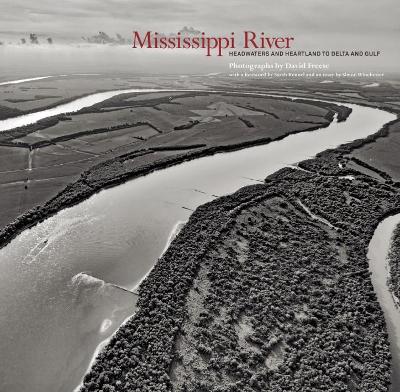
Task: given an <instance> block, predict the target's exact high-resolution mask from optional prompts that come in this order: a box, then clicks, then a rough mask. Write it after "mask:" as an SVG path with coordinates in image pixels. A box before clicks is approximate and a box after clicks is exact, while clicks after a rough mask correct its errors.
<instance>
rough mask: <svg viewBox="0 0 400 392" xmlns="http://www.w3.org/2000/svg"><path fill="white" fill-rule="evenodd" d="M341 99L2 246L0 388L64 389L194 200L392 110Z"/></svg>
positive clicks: (332, 141) (130, 308)
mask: <svg viewBox="0 0 400 392" xmlns="http://www.w3.org/2000/svg"><path fill="white" fill-rule="evenodd" d="M135 91H136V90H135ZM141 91H143V90H141ZM145 91H149V90H145ZM151 91H154V90H151ZM156 91H165V90H156ZM122 92H124V93H125V92H127V91H126V90H125V91H122ZM101 94H103V95H102V96H101V98H104V97H107V96H111V95H116V93H115V92H109V93H101ZM108 94H109V95H108ZM259 95H262V94H259ZM265 95H266V96H267V94H265ZM92 97H93V96H92ZM87 98H88V97H87ZM97 98H99V96H97ZM104 99H106V98H104ZM78 101H79V100H77V101H74V102H75V104H76V103H77V102H78ZM79 102H80V103H82V101H79ZM72 104H73V102H71V103H70V104H69V105H72ZM346 106H349V107H351V108H352V109H353V112H352V114H351V115H350V117H349V118H348V120H347V121H345V122H342V123H337V122H333V123H332V124H331V125H330V126H329V127H327V128H323V129H320V130H316V131H312V132H303V133H298V134H295V135H291V136H288V137H286V138H285V139H283V140H280V141H277V142H273V143H270V144H267V145H263V146H257V147H251V148H247V149H244V150H240V151H235V152H231V153H224V154H217V155H214V156H210V157H204V158H200V159H197V160H194V161H190V162H185V163H182V164H180V165H177V166H174V167H170V168H167V169H164V170H160V171H156V172H153V173H151V174H149V175H146V176H143V177H140V178H137V179H134V180H132V181H129V182H127V183H125V184H122V185H118V186H116V187H114V188H111V189H107V190H104V191H102V192H100V193H98V194H96V195H94V196H92V197H91V198H89V199H88V200H86V201H83V202H82V203H80V204H78V205H76V206H74V207H72V208H68V209H65V210H63V211H61V212H60V213H58V214H57V215H55V216H53V217H51V218H49V219H46V220H45V221H44V222H42V223H40V224H39V225H37V226H35V227H34V228H31V229H29V230H26V231H24V232H23V233H21V234H20V235H18V237H16V238H15V239H14V240H13V241H12V242H11V243H10V244H9V245H8V246H6V247H5V248H3V249H2V250H1V251H0V298H1V302H0V352H1V353H3V355H2V358H1V361H0V390H1V391H3V390H4V391H8V390H10V391H11V390H12V391H13V392H28V391H29V392H39V391H40V392H44V391H49V392H50V391H51V392H58V391H59V392H64V391H65V392H71V391H72V390H73V389H74V388H75V387H76V386H77V385H78V384H79V383H80V381H81V378H82V376H83V373H84V372H85V371H86V369H87V367H88V365H89V363H90V362H91V360H92V356H93V353H94V352H95V351H96V348H97V347H98V346H99V344H100V343H101V342H102V341H104V340H105V339H107V338H108V337H109V336H110V335H111V334H112V333H113V332H114V331H115V330H116V328H118V326H119V325H120V324H121V323H122V322H123V321H124V320H125V319H126V317H128V316H129V315H131V314H133V313H134V311H135V309H134V302H135V298H136V297H135V295H134V294H133V293H130V292H128V291H124V290H122V289H120V288H118V287H124V288H126V289H129V290H134V289H135V287H136V286H137V284H138V283H139V282H140V281H141V279H142V278H143V277H144V276H146V274H147V273H148V271H149V270H150V269H151V268H152V266H153V265H154V263H155V262H156V260H157V258H158V257H159V255H160V254H161V253H162V252H163V250H164V248H165V246H166V244H167V243H168V241H169V239H170V237H171V232H173V231H175V230H176V227H177V226H176V225H177V223H178V222H182V221H186V220H187V219H188V218H189V216H190V214H191V211H192V210H194V209H195V208H196V207H198V206H199V205H201V204H203V203H205V202H208V201H210V200H212V199H213V198H215V197H216V196H220V195H224V194H229V193H232V192H234V191H236V190H237V189H239V188H240V187H242V186H244V185H249V184H254V183H256V182H257V181H262V180H263V179H264V178H265V177H266V176H267V175H268V174H271V173H273V172H275V171H277V170H278V169H281V168H283V167H285V166H287V165H290V164H293V163H295V162H298V161H301V160H304V159H307V158H310V157H312V156H314V155H315V154H317V153H318V152H320V151H323V150H325V149H327V148H332V147H335V146H338V145H340V144H342V143H345V142H349V141H352V140H354V139H359V138H364V137H366V136H368V135H370V134H373V133H375V132H376V131H377V130H379V129H380V128H381V127H382V125H383V124H385V123H386V122H389V121H391V120H393V119H394V118H395V116H394V115H392V114H390V113H388V112H385V111H382V110H378V109H372V108H368V107H362V106H358V105H348V104H346ZM75 107H76V106H75ZM21 117H24V116H21ZM5 121H8V120H5ZM9 121H11V122H12V121H14V123H10V124H11V126H13V125H12V124H14V126H15V124H20V123H21V121H22V120H21V119H20V118H16V119H10V120H9ZM344 181H345V179H344ZM174 228H175V229H174ZM106 282H107V283H106ZM110 283H112V285H111V284H110ZM4 353H6V355H4Z"/></svg>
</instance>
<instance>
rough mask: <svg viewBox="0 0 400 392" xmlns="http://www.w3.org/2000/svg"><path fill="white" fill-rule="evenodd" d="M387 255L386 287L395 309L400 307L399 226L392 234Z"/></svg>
mask: <svg viewBox="0 0 400 392" xmlns="http://www.w3.org/2000/svg"><path fill="white" fill-rule="evenodd" d="M391 241H392V242H391V246H390V251H389V255H388V263H389V271H388V286H389V288H390V290H391V292H392V295H393V299H394V301H395V303H396V306H397V307H400V300H399V299H400V225H398V226H397V227H396V229H395V230H394V232H393V235H392V240H391Z"/></svg>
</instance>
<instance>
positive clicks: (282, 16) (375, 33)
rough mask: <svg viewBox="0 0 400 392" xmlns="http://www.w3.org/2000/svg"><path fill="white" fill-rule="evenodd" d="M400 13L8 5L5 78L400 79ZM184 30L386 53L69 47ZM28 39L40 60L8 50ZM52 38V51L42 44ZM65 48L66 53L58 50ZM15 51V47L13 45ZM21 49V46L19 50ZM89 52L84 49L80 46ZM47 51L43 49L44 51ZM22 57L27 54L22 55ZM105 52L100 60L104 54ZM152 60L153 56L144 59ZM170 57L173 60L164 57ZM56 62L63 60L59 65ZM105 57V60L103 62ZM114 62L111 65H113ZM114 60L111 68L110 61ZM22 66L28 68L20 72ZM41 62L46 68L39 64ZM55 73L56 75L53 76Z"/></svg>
mask: <svg viewBox="0 0 400 392" xmlns="http://www.w3.org/2000/svg"><path fill="white" fill-rule="evenodd" d="M399 16H400V12H399V7H398V6H397V2H395V1H394V0H383V1H381V2H376V1H372V0H365V1H363V2H362V3H360V2H359V1H355V0H350V1H345V0H338V1H335V2H329V3H328V2H324V3H322V2H321V1H320V0H303V1H302V2H301V6H300V5H299V2H296V1H295V0H270V1H268V2H263V1H256V0H250V1H246V2H244V1H239V0H233V1H231V2H229V4H228V5H227V4H226V3H217V2H214V1H213V2H212V1H210V0H205V1H199V2H189V1H184V0H172V1H169V2H168V3H165V2H164V1H162V0H138V1H135V2H129V1H126V0H110V1H105V0H83V1H78V0H66V1H64V2H63V3H58V2H54V1H50V0H44V1H41V2H40V3H32V2H30V1H27V0H3V1H2V13H1V14H0V26H1V31H0V41H3V42H4V43H5V44H6V45H3V46H2V47H1V46H0V56H1V57H2V62H1V64H0V71H1V72H3V73H7V72H9V71H14V72H16V70H15V67H17V70H18V69H20V71H21V74H24V73H26V72H27V71H28V70H29V69H30V70H31V71H32V73H34V74H35V73H38V72H39V73H40V72H42V70H43V71H44V70H45V69H47V68H49V67H50V65H51V64H53V67H57V70H59V71H60V72H61V73H63V72H67V71H68V70H69V69H73V70H77V71H78V70H79V71H82V72H88V71H92V72H98V71H101V70H102V69H107V67H108V68H109V70H110V71H114V70H113V69H112V67H113V64H114V65H115V68H116V70H118V71H121V70H122V71H124V72H127V71H129V70H130V68H131V67H132V68H133V69H134V70H135V71H137V72H141V70H144V71H147V72H156V73H169V72H171V71H174V72H177V73H182V72H184V71H185V69H186V70H187V68H188V67H190V70H187V71H186V72H185V73H197V72H200V71H203V70H205V72H213V71H214V72H227V63H229V62H230V61H234V60H235V61H245V62H252V63H261V62H265V61H275V60H278V61H280V62H282V61H283V62H284V61H288V62H298V61H308V60H310V61H313V62H317V63H323V62H329V63H330V64H331V67H332V69H342V70H348V71H349V72H350V71H357V70H359V71H365V72H395V71H397V69H398V66H397V64H398V62H399V60H400V51H399V49H398V37H399V29H400V27H399V24H398V20H399ZM183 26H192V27H194V28H195V29H198V30H200V31H204V32H206V33H213V34H229V33H230V32H231V31H235V32H237V33H238V34H239V33H240V32H242V31H243V30H253V31H257V32H265V33H266V34H268V35H271V36H274V35H284V36H293V37H295V43H294V46H293V49H294V50H345V49H348V50H371V51H377V50H379V51H381V55H380V56H378V57H363V58H354V57H353V58H345V57H329V58H322V57H318V58H297V57H295V58H293V57H291V58H280V59H272V58H265V57H250V58H246V59H241V58H230V57H228V56H227V55H225V56H224V57H223V58H219V59H215V58H213V59H210V58H206V57H205V56H204V54H203V53H202V52H201V51H200V52H198V53H183V51H182V50H181V51H179V52H178V51H174V53H171V51H162V52H158V53H156V52H154V51H153V50H150V52H151V53H145V52H144V51H138V50H133V49H131V48H130V47H129V45H126V46H125V47H123V50H121V48H120V49H115V50H114V49H105V48H104V49H101V48H100V49H99V48H95V47H94V46H96V45H93V47H91V46H85V47H84V48H80V52H76V50H77V49H76V48H75V47H74V48H71V47H69V46H68V45H65V44H68V43H69V44H71V43H74V44H75V45H77V44H84V41H83V40H82V38H81V37H82V36H85V37H88V36H93V35H95V34H97V33H98V32H99V31H104V32H106V33H107V34H109V35H110V36H113V37H115V35H116V34H117V33H118V34H120V35H121V36H122V37H124V38H127V39H130V38H131V34H132V31H133V30H139V31H148V30H151V31H158V32H163V33H170V32H177V31H179V30H180V29H181V28H182V27H183ZM29 33H35V34H37V35H38V36H40V37H41V39H40V41H41V43H43V44H42V45H40V46H41V49H40V50H39V48H34V49H32V50H35V52H32V51H31V50H28V49H26V53H25V54H24V55H22V54H21V50H20V48H18V49H15V50H11V49H10V48H8V49H7V46H10V45H7V44H8V42H11V43H12V44H17V43H18V42H19V40H20V38H23V37H24V38H28V35H29ZM47 36H49V37H52V38H53V41H54V44H53V45H52V48H47V47H46V45H47V46H49V47H50V45H48V44H47V43H46V41H45V39H46V37H47ZM60 44H62V45H60ZM11 46H12V45H11ZM20 46H22V45H20ZM83 46H84V45H83ZM45 47H46V48H45ZM24 50H25V48H24ZM101 52H103V54H101ZM147 52H149V51H147ZM167 52H168V53H167ZM54 56H59V59H54V58H53V57H54ZM102 56H105V57H104V58H103V57H102ZM110 56H111V59H110V58H108V57H110ZM111 60H112V61H111ZM18 61H21V62H25V63H26V64H16V62H18ZM41 62H45V63H49V64H41ZM53 73H54V72H53Z"/></svg>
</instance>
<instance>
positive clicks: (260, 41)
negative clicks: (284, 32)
mask: <svg viewBox="0 0 400 392" xmlns="http://www.w3.org/2000/svg"><path fill="white" fill-rule="evenodd" d="M240 41H241V44H242V48H243V49H267V50H268V49H271V50H274V49H290V48H291V45H292V44H293V41H294V38H293V37H282V36H277V37H271V36H267V35H265V34H264V33H263V32H262V33H255V32H254V31H243V36H242V39H241V40H240ZM132 48H134V49H136V48H147V49H152V48H154V49H203V50H204V51H205V53H206V56H211V55H212V54H213V53H214V54H216V55H217V56H223V53H224V50H225V49H236V37H235V33H231V34H230V35H227V36H220V37H216V36H207V35H206V33H204V32H202V33H200V34H198V35H195V36H188V35H184V34H182V33H180V32H179V33H177V34H175V35H170V36H166V35H163V34H160V33H157V32H152V31H146V32H144V33H141V32H139V31H134V32H133V42H132Z"/></svg>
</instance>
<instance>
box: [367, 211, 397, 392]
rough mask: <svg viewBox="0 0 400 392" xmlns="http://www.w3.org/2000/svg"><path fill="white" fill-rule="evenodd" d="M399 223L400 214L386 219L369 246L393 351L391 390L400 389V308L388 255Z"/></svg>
mask: <svg viewBox="0 0 400 392" xmlns="http://www.w3.org/2000/svg"><path fill="white" fill-rule="evenodd" d="M399 223H400V214H398V215H393V216H390V217H388V218H386V219H384V220H383V221H382V222H381V223H380V224H379V225H378V227H377V228H376V230H375V233H374V235H373V237H372V240H371V242H370V244H369V248H368V258H369V267H370V270H371V271H372V283H373V285H374V289H375V292H376V294H377V296H378V300H379V303H380V304H381V307H382V309H383V312H384V314H385V320H386V326H387V330H388V333H389V339H390V351H391V353H392V386H391V389H390V391H391V392H397V391H399V390H400V308H398V307H396V306H395V302H394V299H393V297H392V294H391V293H390V291H389V289H388V285H387V278H388V271H389V266H388V261H387V256H388V253H389V249H390V243H391V236H392V234H393V231H394V229H395V228H396V226H397V225H398V224H399Z"/></svg>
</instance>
